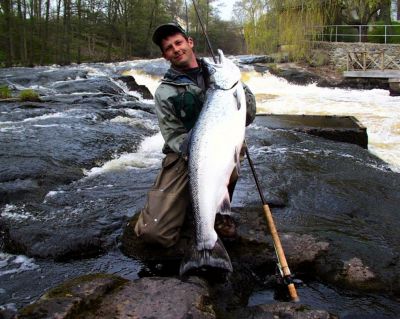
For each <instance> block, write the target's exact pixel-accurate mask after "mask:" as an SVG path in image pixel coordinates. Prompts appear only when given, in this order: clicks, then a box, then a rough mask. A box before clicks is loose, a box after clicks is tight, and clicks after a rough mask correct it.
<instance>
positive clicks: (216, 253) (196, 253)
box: [179, 238, 233, 276]
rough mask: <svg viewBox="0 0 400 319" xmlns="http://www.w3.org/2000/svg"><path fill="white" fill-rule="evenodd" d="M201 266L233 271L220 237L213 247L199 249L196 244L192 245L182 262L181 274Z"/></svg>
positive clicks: (198, 268)
mask: <svg viewBox="0 0 400 319" xmlns="http://www.w3.org/2000/svg"><path fill="white" fill-rule="evenodd" d="M201 268H202V269H208V268H212V269H214V270H215V269H218V270H221V271H226V272H232V271H233V268H232V263H231V259H230V258H229V255H228V253H227V251H226V249H225V247H224V244H223V243H222V241H221V240H220V239H219V238H218V240H217V241H216V242H215V245H214V248H213V249H203V250H197V249H196V247H195V246H192V247H191V248H190V251H189V252H188V254H187V255H186V256H185V257H184V258H183V260H182V262H181V266H180V269H179V275H180V276H183V275H184V274H187V273H188V272H189V271H190V272H192V271H196V270H200V269H201Z"/></svg>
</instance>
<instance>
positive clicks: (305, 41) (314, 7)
mask: <svg viewBox="0 0 400 319" xmlns="http://www.w3.org/2000/svg"><path fill="white" fill-rule="evenodd" d="M337 6H338V4H337V3H336V2H334V1H324V2H321V1H320V0H308V1H305V0H269V1H262V0H241V1H239V3H237V5H236V9H237V10H238V9H239V8H240V7H241V8H242V11H244V12H246V14H244V21H245V24H244V34H245V38H246V43H247V46H248V49H249V51H250V52H251V53H266V52H267V53H271V52H276V51H277V50H278V49H279V48H281V47H282V46H283V45H287V48H288V52H286V53H287V54H288V56H289V57H291V58H292V59H301V58H303V57H305V56H307V55H308V54H309V52H310V46H311V42H310V40H313V39H315V38H316V36H317V32H316V31H317V30H316V29H315V28H314V27H315V26H319V25H324V24H325V23H326V22H328V21H330V19H331V18H332V12H336V10H337ZM238 11H239V10H238Z"/></svg>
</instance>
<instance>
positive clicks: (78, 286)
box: [18, 274, 216, 319]
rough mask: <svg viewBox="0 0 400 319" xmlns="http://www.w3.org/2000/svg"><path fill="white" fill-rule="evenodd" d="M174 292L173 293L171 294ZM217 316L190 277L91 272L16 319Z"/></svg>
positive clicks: (204, 287)
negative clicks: (127, 276) (133, 276)
mask: <svg viewBox="0 0 400 319" xmlns="http://www.w3.org/2000/svg"><path fill="white" fill-rule="evenodd" d="M171 292H173V293H171ZM71 316H73V317H75V318H80V317H84V318H110V317H112V318H128V317H134V318H188V317H190V318H204V319H212V318H216V316H215V313H214V310H213V306H212V304H210V302H209V292H208V287H207V284H206V283H205V282H204V281H202V280H201V279H199V278H196V277H192V278H189V279H188V280H186V281H181V280H179V279H175V278H159V277H158V278H157V277H154V278H142V279H139V280H135V281H126V280H124V279H122V278H119V277H115V276H111V275H103V274H98V275H96V274H94V275H88V276H82V277H78V278H75V279H73V280H71V281H69V282H66V283H64V284H62V285H61V286H59V287H56V288H54V289H52V290H51V291H49V292H48V293H46V294H45V295H44V296H43V297H41V298H40V299H39V300H38V301H37V302H35V303H34V304H32V305H29V306H27V307H25V308H23V309H22V310H21V311H20V312H19V314H18V317H19V318H55V317H57V318H71Z"/></svg>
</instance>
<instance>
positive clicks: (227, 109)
mask: <svg viewBox="0 0 400 319" xmlns="http://www.w3.org/2000/svg"><path fill="white" fill-rule="evenodd" d="M231 63H232V64H233V62H231ZM229 67H232V66H231V65H229ZM235 67H236V66H235ZM236 68H237V67H236ZM222 70H223V68H222V69H221V68H217V69H216V71H215V73H214V74H213V77H214V80H215V79H218V76H217V75H218V74H217V73H218V72H219V71H222ZM225 72H226V70H225ZM239 74H240V71H239ZM221 78H222V79H225V78H226V75H224V76H223V77H221ZM230 81H231V83H232V79H230ZM238 81H239V79H238V80H237V81H236V82H238ZM215 84H216V86H215V87H219V84H220V83H218V82H216V83H215ZM236 90H239V93H240V94H239V96H240V97H241V102H240V103H241V104H242V107H241V108H240V110H239V109H238V102H237V99H236V97H235V95H234V92H236ZM245 109H246V107H245V99H244V92H243V88H242V87H241V84H240V83H239V84H237V85H236V86H234V88H232V89H230V90H226V89H224V90H219V89H209V90H207V93H206V101H205V105H204V107H203V110H202V112H201V114H200V116H199V119H198V121H197V122H196V125H195V127H194V128H193V134H192V137H191V144H190V153H189V154H190V156H189V185H190V193H191V197H192V206H193V213H194V219H195V223H196V241H197V249H198V250H201V249H211V248H213V246H214V244H215V241H216V239H217V235H216V233H215V230H214V221H215V214H216V212H217V211H216V210H217V206H218V204H220V201H221V200H222V198H223V197H221V196H222V195H223V193H224V192H227V188H226V186H227V185H226V183H227V180H226V179H228V180H229V176H230V173H231V172H232V169H233V167H234V165H235V164H234V154H235V148H237V147H240V146H238V145H237V144H239V142H240V139H242V141H243V138H244V127H245V116H246V115H245V112H246V111H245ZM238 123H239V124H238ZM237 126H238V127H237ZM241 127H242V129H241ZM214 162H215V163H214ZM218 163H222V164H221V167H220V168H218V167H215V165H218ZM219 171H221V172H222V173H221V174H220V173H219ZM224 171H226V172H224ZM214 190H215V193H216V194H214V193H213V191H214ZM221 194H222V195H221Z"/></svg>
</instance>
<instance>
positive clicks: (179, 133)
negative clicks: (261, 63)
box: [135, 23, 256, 247]
mask: <svg viewBox="0 0 400 319" xmlns="http://www.w3.org/2000/svg"><path fill="white" fill-rule="evenodd" d="M153 42H154V43H155V44H156V45H158V46H159V48H160V49H161V53H162V56H163V57H164V58H165V59H166V60H167V61H169V62H170V63H171V67H170V69H169V70H168V71H167V72H166V74H165V75H164V78H163V79H162V80H161V84H160V86H159V87H158V88H157V90H156V93H155V97H154V99H155V108H156V113H157V117H158V122H159V126H160V130H161V134H162V136H163V138H164V140H165V144H164V147H163V153H164V154H165V155H166V156H165V158H164V159H163V162H162V168H161V171H160V173H159V174H158V176H157V178H156V181H155V183H154V185H153V187H152V188H151V190H150V191H149V192H148V195H147V202H146V205H145V207H144V208H143V209H142V211H141V213H140V215H139V219H138V221H137V223H136V225H135V233H136V235H137V236H139V237H140V238H142V239H143V240H144V241H146V242H149V243H158V244H160V245H162V246H164V247H171V246H173V245H174V244H176V243H177V241H178V240H179V235H180V230H181V227H182V225H183V222H184V220H185V217H186V213H187V212H190V211H191V209H190V208H191V205H190V195H189V186H188V168H187V159H188V156H190V154H188V143H189V139H190V132H191V129H192V128H193V126H194V125H195V123H196V121H197V119H198V117H199V114H200V112H201V109H202V107H203V102H204V99H205V92H206V87H207V83H206V82H207V79H208V75H207V71H206V68H205V67H204V68H203V62H202V60H201V59H197V58H196V55H195V53H194V42H193V39H192V38H191V37H189V36H188V35H187V34H186V32H185V31H184V30H183V29H182V27H181V26H179V25H178V24H176V23H167V24H163V25H161V26H159V27H158V28H157V29H156V30H155V31H154V34H153ZM244 90H245V94H246V103H247V119H246V125H248V124H250V123H251V122H252V121H253V120H254V117H255V111H256V102H255V98H254V95H253V94H252V93H251V91H250V90H249V89H248V88H247V87H246V86H245V85H244ZM237 178H238V176H237V174H236V173H234V174H232V177H231V183H230V193H231V195H232V193H233V189H234V186H235V183H236V180H237ZM215 229H216V231H217V233H218V235H219V236H220V237H221V238H232V237H234V236H235V235H236V225H235V222H234V221H233V219H232V218H231V217H230V216H226V215H220V214H217V217H216V221H215Z"/></svg>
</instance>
